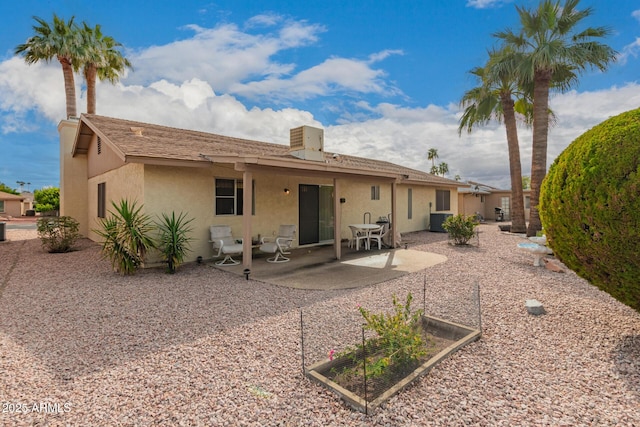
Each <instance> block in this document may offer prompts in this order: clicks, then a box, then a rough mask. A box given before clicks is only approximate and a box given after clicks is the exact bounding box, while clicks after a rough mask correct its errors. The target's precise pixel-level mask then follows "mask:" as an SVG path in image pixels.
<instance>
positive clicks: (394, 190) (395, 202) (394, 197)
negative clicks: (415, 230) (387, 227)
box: [391, 181, 398, 249]
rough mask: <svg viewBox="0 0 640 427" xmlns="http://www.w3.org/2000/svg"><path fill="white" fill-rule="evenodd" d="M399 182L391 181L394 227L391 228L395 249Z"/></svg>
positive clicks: (392, 243)
mask: <svg viewBox="0 0 640 427" xmlns="http://www.w3.org/2000/svg"><path fill="white" fill-rule="evenodd" d="M397 192H398V183H397V181H393V182H392V183H391V221H392V223H391V226H392V227H393V228H392V230H391V246H392V247H393V248H394V249H395V247H396V243H397V242H396V230H397V229H398V209H397V205H398V197H397V194H396V193H397Z"/></svg>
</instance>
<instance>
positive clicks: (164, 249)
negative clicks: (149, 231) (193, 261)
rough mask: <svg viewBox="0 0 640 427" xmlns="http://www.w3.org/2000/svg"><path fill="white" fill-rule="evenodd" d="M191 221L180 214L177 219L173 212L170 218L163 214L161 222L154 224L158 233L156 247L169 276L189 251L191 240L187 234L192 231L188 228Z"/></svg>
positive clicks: (191, 219)
mask: <svg viewBox="0 0 640 427" xmlns="http://www.w3.org/2000/svg"><path fill="white" fill-rule="evenodd" d="M192 221H193V218H190V219H187V217H186V214H184V213H182V212H181V213H180V215H178V216H177V217H176V214H175V212H171V216H168V215H167V214H165V213H163V214H162V218H161V221H159V222H156V226H157V227H158V231H159V232H160V235H159V237H158V244H157V247H158V250H159V251H160V252H161V253H162V256H163V258H164V261H165V262H166V263H167V268H168V272H169V273H171V274H173V273H175V271H176V269H177V268H178V267H179V266H180V264H182V262H183V261H184V257H185V255H186V254H187V252H190V251H191V249H190V248H189V247H190V242H191V241H192V240H193V238H191V237H189V236H188V234H189V233H190V232H191V231H192V228H191V227H190V226H189V224H190V223H191V222H192Z"/></svg>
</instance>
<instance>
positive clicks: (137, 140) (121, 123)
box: [74, 114, 460, 187]
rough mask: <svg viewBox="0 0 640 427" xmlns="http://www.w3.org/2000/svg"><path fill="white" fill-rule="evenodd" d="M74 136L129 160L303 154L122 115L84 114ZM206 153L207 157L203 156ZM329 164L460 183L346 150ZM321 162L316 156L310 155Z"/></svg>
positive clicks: (80, 143)
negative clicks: (97, 140) (105, 144)
mask: <svg viewBox="0 0 640 427" xmlns="http://www.w3.org/2000/svg"><path fill="white" fill-rule="evenodd" d="M80 120H81V129H80V130H79V133H78V140H76V147H75V148H74V150H75V151H76V152H83V150H85V151H86V149H87V147H88V142H89V140H90V137H91V134H93V133H96V134H97V135H98V136H100V137H101V138H106V139H107V140H108V141H109V142H111V143H112V144H113V145H114V147H115V149H116V151H117V152H118V151H119V154H120V155H121V156H122V157H123V159H127V158H129V159H130V161H144V159H147V160H149V161H152V160H180V161H193V162H208V161H209V160H207V157H208V158H210V159H212V160H214V161H215V159H216V157H238V158H243V157H257V158H268V159H279V160H287V159H288V160H296V161H298V162H299V159H298V158H296V157H294V156H292V155H291V154H289V146H288V145H283V144H275V143H269V142H261V141H252V140H247V139H241V138H234V137H229V136H224V135H217V134H212V133H205V132H198V131H193V130H187V129H178V128H172V127H167V126H160V125H154V124H149V123H141V122H135V121H130V120H124V119H116V118H111V117H105V116H99V115H93V114H92V115H89V114H83V115H82V116H81V119H80ZM203 155H204V156H206V157H203ZM324 159H325V163H326V164H328V165H331V166H334V167H336V168H341V169H344V170H345V171H348V170H353V169H360V170H369V171H371V172H372V173H375V172H381V173H387V174H396V175H399V176H402V177H403V179H404V180H409V181H414V182H416V183H417V184H433V185H441V186H446V187H457V186H459V185H460V184H459V183H458V182H456V181H453V180H450V179H447V178H443V177H439V176H436V175H432V174H430V173H427V172H423V171H419V170H415V169H411V168H407V167H404V166H399V165H396V164H393V163H389V162H385V161H381V160H373V159H366V158H363V157H356V156H348V155H344V154H337V155H336V156H334V153H328V152H325V153H324ZM307 161H308V162H310V163H314V164H317V163H318V162H317V161H311V160H307Z"/></svg>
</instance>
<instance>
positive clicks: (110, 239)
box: [94, 200, 156, 274]
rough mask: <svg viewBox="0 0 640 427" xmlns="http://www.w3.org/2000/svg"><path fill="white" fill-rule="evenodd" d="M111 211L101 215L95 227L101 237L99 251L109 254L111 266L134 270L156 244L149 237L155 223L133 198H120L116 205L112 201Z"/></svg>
mask: <svg viewBox="0 0 640 427" xmlns="http://www.w3.org/2000/svg"><path fill="white" fill-rule="evenodd" d="M111 204H112V205H113V208H114V209H115V212H114V211H109V215H110V216H109V217H107V218H101V219H100V221H99V223H100V229H98V230H94V231H95V232H96V233H97V234H98V235H99V236H100V237H102V239H103V243H102V253H103V254H104V256H105V257H107V258H109V260H110V261H111V265H112V266H113V268H114V270H115V271H117V272H119V273H122V274H133V273H135V272H136V270H137V269H138V268H139V267H140V266H141V265H142V264H143V263H144V259H145V256H146V253H147V251H148V250H149V249H151V248H155V246H156V245H155V242H154V241H153V239H152V238H151V237H150V233H151V232H152V231H153V229H154V226H153V222H152V221H151V219H150V217H149V216H148V215H145V214H143V213H142V206H141V207H136V202H133V203H131V204H130V203H129V202H128V201H127V200H121V201H120V204H119V205H116V203H115V202H111Z"/></svg>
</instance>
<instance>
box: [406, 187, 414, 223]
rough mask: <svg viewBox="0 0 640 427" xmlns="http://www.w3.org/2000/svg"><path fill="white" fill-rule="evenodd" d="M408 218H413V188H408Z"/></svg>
mask: <svg viewBox="0 0 640 427" xmlns="http://www.w3.org/2000/svg"><path fill="white" fill-rule="evenodd" d="M407 218H408V219H411V218H413V189H412V188H409V189H408V190H407Z"/></svg>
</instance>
